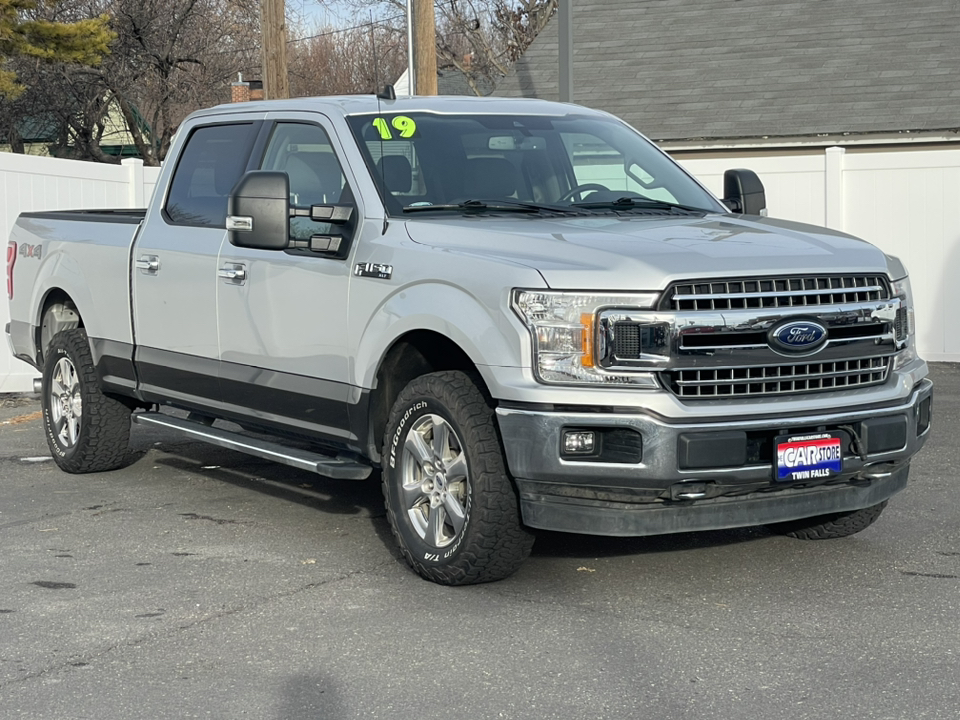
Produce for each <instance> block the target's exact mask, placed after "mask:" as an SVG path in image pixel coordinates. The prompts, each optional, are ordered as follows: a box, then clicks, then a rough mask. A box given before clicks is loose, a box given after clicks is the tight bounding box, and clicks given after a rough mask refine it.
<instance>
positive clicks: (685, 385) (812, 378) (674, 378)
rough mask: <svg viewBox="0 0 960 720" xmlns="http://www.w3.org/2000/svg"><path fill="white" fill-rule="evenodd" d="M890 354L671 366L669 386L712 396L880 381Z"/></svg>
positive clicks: (790, 391)
mask: <svg viewBox="0 0 960 720" xmlns="http://www.w3.org/2000/svg"><path fill="white" fill-rule="evenodd" d="M889 367H890V358H889V357H873V358H862V359H857V360H837V361H834V362H818V363H803V364H799V365H766V366H759V367H735V368H710V369H698V370H670V371H666V372H664V373H663V377H664V380H665V382H666V385H667V387H668V388H669V389H670V390H671V391H672V392H673V393H674V394H675V395H677V396H678V397H681V398H691V399H709V398H717V397H755V396H758V395H791V394H798V393H813V392H824V391H832V390H846V389H849V388H859V387H866V386H868V385H878V384H880V383H882V382H884V381H885V380H886V379H887V371H888V369H889Z"/></svg>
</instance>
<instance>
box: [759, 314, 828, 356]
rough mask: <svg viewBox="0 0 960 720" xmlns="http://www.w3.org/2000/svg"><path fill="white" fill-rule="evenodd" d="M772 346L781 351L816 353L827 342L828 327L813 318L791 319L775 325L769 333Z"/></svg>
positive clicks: (796, 353)
mask: <svg viewBox="0 0 960 720" xmlns="http://www.w3.org/2000/svg"><path fill="white" fill-rule="evenodd" d="M768 339H769V342H770V347H771V348H772V349H773V350H775V351H776V352H779V353H788V354H791V355H801V354H809V353H814V352H816V351H817V350H819V349H820V348H821V347H822V346H823V344H824V343H825V342H827V329H826V328H825V327H824V326H823V325H821V324H820V323H818V322H814V321H812V320H790V321H788V322H784V323H780V324H779V325H774V326H773V328H772V329H771V330H770V333H769V335H768Z"/></svg>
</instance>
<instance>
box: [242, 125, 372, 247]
mask: <svg viewBox="0 0 960 720" xmlns="http://www.w3.org/2000/svg"><path fill="white" fill-rule="evenodd" d="M260 169H261V170H275V171H279V172H285V173H287V176H288V177H289V178H290V204H291V205H292V206H294V207H299V208H309V207H310V206H311V205H349V204H352V203H353V195H352V193H351V192H350V187H349V186H348V185H347V180H346V178H345V177H344V175H343V169H342V168H341V166H340V161H339V160H338V159H337V156H336V153H334V151H333V146H332V145H331V144H330V138H329V136H328V135H327V133H326V132H325V131H324V129H323V128H322V127H319V126H318V125H307V124H305V123H277V126H276V128H274V131H273V135H272V136H271V137H270V143H269V144H268V145H267V152H266V153H265V155H264V159H263V165H262V166H261V168H260ZM341 233H342V226H340V227H338V226H335V225H331V224H329V223H320V222H314V221H313V220H310V218H305V217H296V218H293V219H292V220H291V221H290V237H291V238H292V239H295V240H308V239H309V238H310V237H311V236H313V235H339V234H341Z"/></svg>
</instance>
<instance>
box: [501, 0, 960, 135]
mask: <svg viewBox="0 0 960 720" xmlns="http://www.w3.org/2000/svg"><path fill="white" fill-rule="evenodd" d="M572 3H573V8H574V10H573V13H574V15H573V28H574V69H573V73H574V102H576V103H579V104H582V105H587V106H590V107H595V108H599V109H602V110H607V111H609V112H611V113H614V114H615V115H618V116H620V117H622V118H624V119H625V120H627V121H628V122H629V123H631V124H632V125H634V126H635V127H636V128H637V129H639V130H640V131H642V132H644V133H645V134H647V135H648V136H650V137H651V138H654V139H657V140H681V139H699V138H705V139H711V140H712V139H720V138H756V137H765V136H769V137H775V136H804V135H818V134H841V133H876V132H899V131H907V130H909V131H931V130H955V129H956V128H958V127H960V1H958V0H913V2H910V1H908V0H572ZM557 24H558V23H557V18H556V16H554V18H553V19H552V20H551V21H550V23H549V24H548V25H547V27H546V28H544V30H543V31H542V32H541V33H540V35H539V36H538V37H537V39H536V40H535V41H534V43H533V44H532V45H531V46H530V48H529V49H528V50H527V52H526V53H525V55H524V56H523V57H522V58H521V59H520V60H519V61H518V62H517V64H516V66H515V67H514V69H513V70H512V71H511V72H510V74H509V75H507V77H505V78H504V79H503V80H502V81H501V82H500V84H499V85H498V86H497V89H496V94H497V95H501V96H506V97H511V96H526V97H539V98H543V99H547V100H556V99H557V98H558V93H557V74H558V70H557Z"/></svg>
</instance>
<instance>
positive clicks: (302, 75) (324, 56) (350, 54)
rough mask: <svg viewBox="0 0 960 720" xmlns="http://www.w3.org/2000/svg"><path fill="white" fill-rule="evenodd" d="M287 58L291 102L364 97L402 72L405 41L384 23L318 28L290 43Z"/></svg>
mask: <svg viewBox="0 0 960 720" xmlns="http://www.w3.org/2000/svg"><path fill="white" fill-rule="evenodd" d="M288 56H289V58H290V94H291V96H293V97H302V96H307V95H341V94H350V93H361V92H362V93H369V92H375V91H377V90H379V89H381V88H382V86H383V85H384V84H385V83H388V82H393V81H394V80H396V78H397V76H398V75H400V73H402V72H403V70H404V68H405V67H406V63H407V55H406V39H405V38H404V36H403V34H402V33H401V32H400V31H399V30H398V28H396V27H393V26H391V25H390V24H389V23H377V22H373V23H368V24H366V25H365V26H364V25H361V26H360V27H353V28H348V29H344V30H337V29H334V28H321V29H318V30H316V31H314V33H313V34H312V35H311V36H309V37H307V38H304V39H302V40H299V41H297V42H292V43H291V44H290V49H289V53H288Z"/></svg>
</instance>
